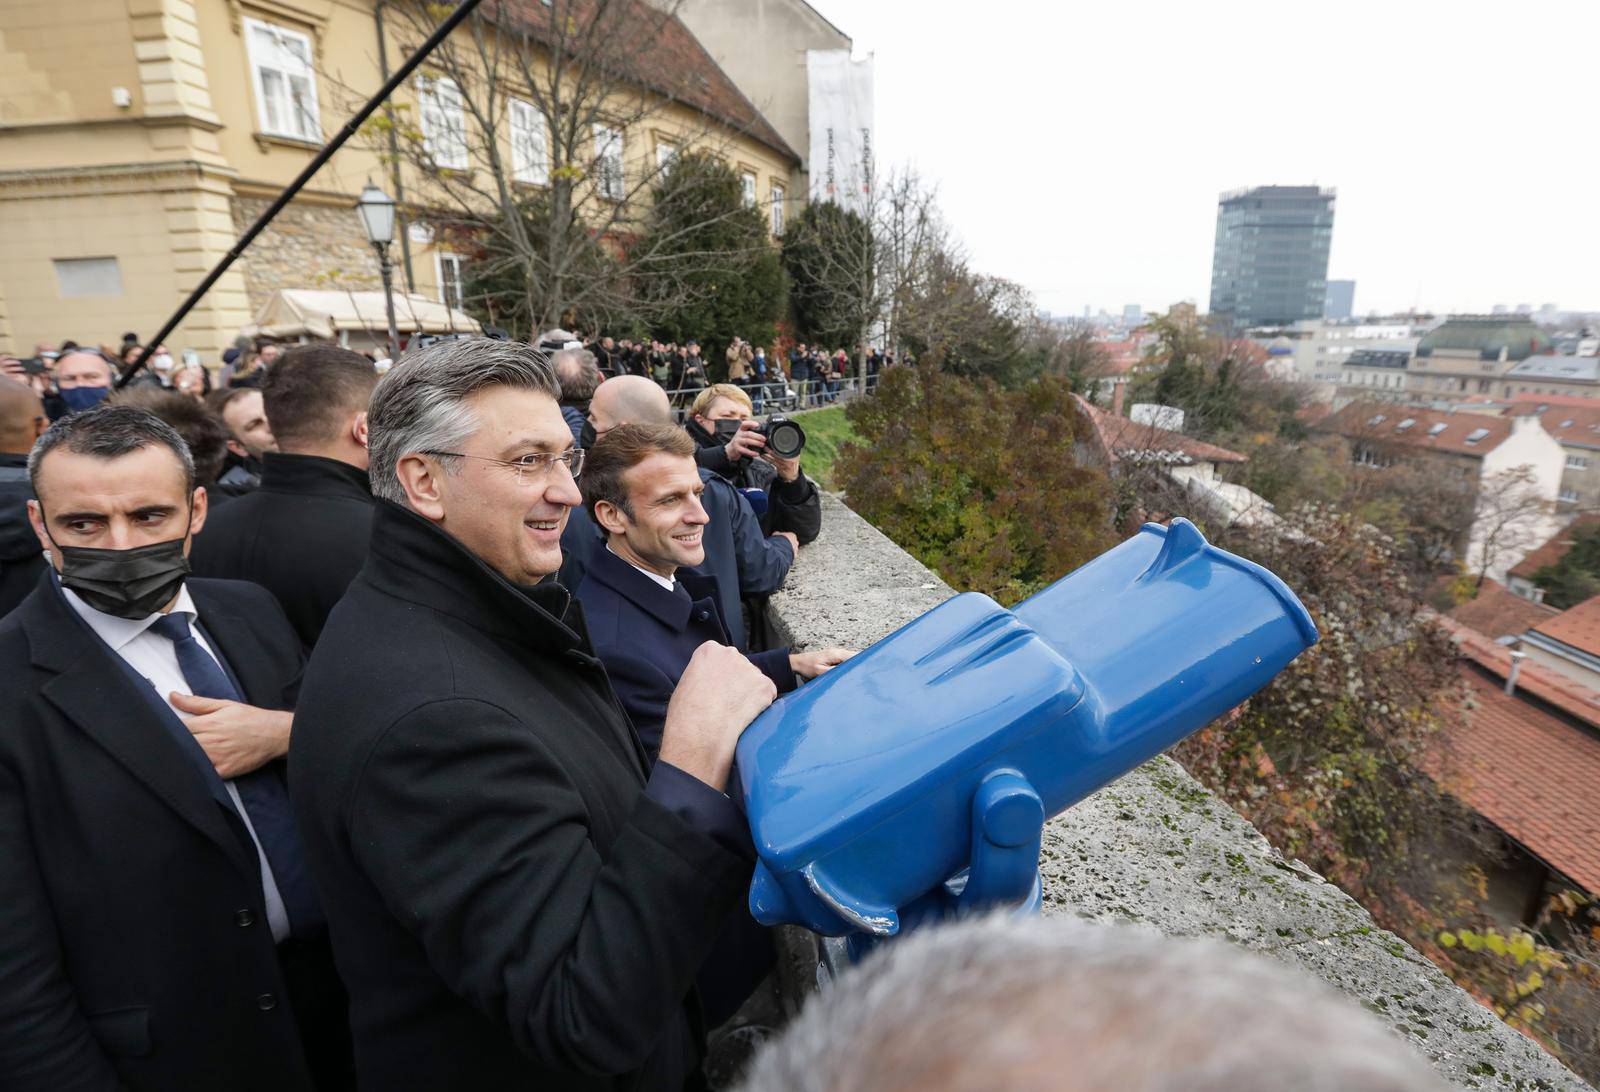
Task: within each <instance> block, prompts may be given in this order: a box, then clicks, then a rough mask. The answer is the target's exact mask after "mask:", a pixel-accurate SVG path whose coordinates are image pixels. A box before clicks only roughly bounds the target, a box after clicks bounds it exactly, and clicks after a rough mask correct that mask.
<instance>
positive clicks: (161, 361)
mask: <svg viewBox="0 0 1600 1092" xmlns="http://www.w3.org/2000/svg"><path fill="white" fill-rule="evenodd" d="M150 366H151V367H152V368H154V369H155V370H156V371H158V372H170V371H171V370H172V354H171V353H157V354H156V355H155V356H153V357H151V358H150Z"/></svg>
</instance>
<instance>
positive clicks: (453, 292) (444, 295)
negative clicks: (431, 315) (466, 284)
mask: <svg viewBox="0 0 1600 1092" xmlns="http://www.w3.org/2000/svg"><path fill="white" fill-rule="evenodd" d="M433 260H434V274H435V279H436V280H437V281H438V282H439V302H440V303H442V304H444V305H445V306H446V307H455V308H459V307H460V306H461V300H462V296H463V294H464V293H463V291H462V282H461V255H459V254H446V253H444V252H443V251H440V252H439V253H437V254H435V255H434V256H433Z"/></svg>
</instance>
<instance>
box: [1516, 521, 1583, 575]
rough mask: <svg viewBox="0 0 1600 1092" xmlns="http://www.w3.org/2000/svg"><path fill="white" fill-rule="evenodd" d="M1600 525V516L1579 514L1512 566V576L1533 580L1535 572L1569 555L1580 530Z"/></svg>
mask: <svg viewBox="0 0 1600 1092" xmlns="http://www.w3.org/2000/svg"><path fill="white" fill-rule="evenodd" d="M1597 525H1600V516H1579V517H1578V518H1577V519H1575V520H1573V521H1572V522H1571V523H1569V524H1567V525H1566V526H1565V527H1563V528H1561V530H1559V531H1557V532H1556V533H1555V534H1553V535H1551V536H1550V539H1549V541H1547V542H1546V543H1545V544H1544V545H1543V546H1540V547H1539V548H1538V549H1537V550H1535V551H1533V553H1531V554H1529V555H1528V556H1527V557H1525V558H1523V559H1522V560H1521V561H1519V562H1517V563H1516V564H1515V565H1513V566H1512V567H1511V575H1512V576H1520V577H1522V578H1523V579H1524V580H1532V579H1533V574H1534V573H1536V572H1538V571H1539V570H1540V569H1542V568H1544V567H1545V566H1546V565H1554V564H1555V563H1556V562H1558V561H1560V560H1561V559H1562V558H1564V557H1566V556H1567V551H1568V550H1570V549H1572V541H1573V538H1574V537H1575V536H1576V535H1577V533H1578V532H1579V531H1582V530H1583V529H1584V528H1586V527H1594V526H1597Z"/></svg>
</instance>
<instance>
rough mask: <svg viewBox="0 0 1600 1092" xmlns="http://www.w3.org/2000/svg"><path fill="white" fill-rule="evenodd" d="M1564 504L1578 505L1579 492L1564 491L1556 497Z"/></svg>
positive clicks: (1572, 490)
mask: <svg viewBox="0 0 1600 1092" xmlns="http://www.w3.org/2000/svg"><path fill="white" fill-rule="evenodd" d="M1556 499H1557V500H1559V501H1561V502H1562V503H1563V504H1577V503H1578V491H1577V490H1576V489H1563V490H1562V491H1561V492H1560V493H1559V494H1557V497H1556Z"/></svg>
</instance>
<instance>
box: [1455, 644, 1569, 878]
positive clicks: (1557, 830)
mask: <svg viewBox="0 0 1600 1092" xmlns="http://www.w3.org/2000/svg"><path fill="white" fill-rule="evenodd" d="M1526 667H1527V665H1526V664H1525V665H1524V670H1526ZM1461 675H1462V681H1463V682H1464V683H1465V686H1466V692H1467V698H1466V700H1465V701H1463V702H1462V703H1461V705H1460V706H1459V707H1458V709H1457V713H1458V714H1459V715H1457V716H1454V717H1451V718H1449V719H1448V721H1447V726H1446V727H1445V728H1444V729H1443V730H1442V731H1441V733H1440V738H1439V741H1438V750H1437V752H1436V754H1435V756H1434V757H1433V760H1432V761H1431V762H1430V765H1432V766H1433V769H1432V770H1430V771H1429V772H1430V773H1431V774H1432V775H1433V776H1435V777H1436V778H1438V779H1439V780H1440V783H1441V785H1442V786H1443V787H1444V788H1445V789H1446V790H1447V791H1448V792H1450V793H1451V794H1452V795H1453V796H1455V797H1456V798H1457V799H1458V800H1460V801H1461V802H1462V803H1464V804H1466V805H1467V806H1468V807H1470V808H1471V809H1472V810H1473V811H1475V812H1477V813H1478V814H1479V815H1482V816H1483V817H1484V818H1485V819H1488V820H1489V821H1490V822H1491V823H1493V824H1494V825H1495V826H1497V827H1499V828H1500V829H1501V830H1503V831H1505V833H1506V834H1508V835H1509V836H1510V837H1512V838H1514V839H1516V841H1518V842H1519V843H1521V844H1522V845H1523V846H1525V847H1526V848H1527V849H1528V850H1529V851H1530V852H1531V853H1533V854H1534V855H1536V856H1537V857H1539V858H1540V859H1541V860H1542V861H1544V862H1545V863H1546V864H1547V865H1549V866H1550V867H1551V868H1553V869H1555V870H1556V871H1558V872H1560V873H1562V874H1563V875H1565V876H1567V877H1568V878H1569V879H1571V880H1572V881H1574V882H1575V883H1577V884H1578V885H1579V886H1580V887H1582V888H1583V889H1584V890H1585V891H1588V892H1590V893H1592V894H1600V808H1596V807H1595V801H1596V800H1597V799H1600V736H1596V735H1594V734H1592V733H1591V732H1589V731H1587V730H1585V729H1583V728H1580V727H1577V726H1575V725H1573V724H1571V723H1570V722H1568V721H1567V720H1566V719H1564V718H1562V717H1560V716H1558V715H1556V714H1554V713H1551V712H1548V711H1546V710H1544V709H1541V708H1539V707H1538V706H1537V705H1535V704H1534V703H1532V702H1528V701H1524V700H1522V699H1521V698H1519V697H1514V696H1508V695H1507V694H1506V693H1505V692H1504V691H1503V689H1502V688H1501V687H1500V686H1499V685H1498V683H1497V682H1496V680H1494V679H1493V678H1491V677H1489V676H1487V675H1485V673H1484V672H1483V671H1481V670H1480V669H1478V668H1477V667H1474V666H1472V665H1471V664H1465V663H1464V664H1462V666H1461Z"/></svg>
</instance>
